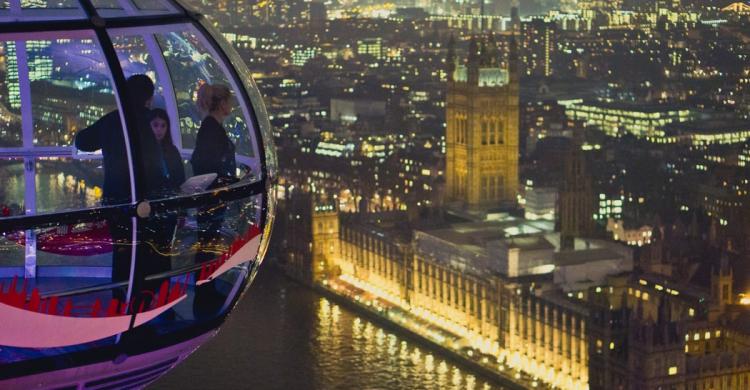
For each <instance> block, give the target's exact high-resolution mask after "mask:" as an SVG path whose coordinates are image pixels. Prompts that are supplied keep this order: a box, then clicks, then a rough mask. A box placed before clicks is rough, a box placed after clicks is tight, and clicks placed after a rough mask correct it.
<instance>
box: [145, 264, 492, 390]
mask: <svg viewBox="0 0 750 390" xmlns="http://www.w3.org/2000/svg"><path fill="white" fill-rule="evenodd" d="M150 388H152V389H201V390H203V389H295V390H296V389H496V388H499V387H497V386H496V385H494V384H492V383H488V382H487V381H485V380H484V378H482V377H481V376H478V375H474V374H472V373H470V372H467V371H466V370H464V369H461V368H458V367H456V366H455V365H454V364H452V363H451V362H450V361H448V360H446V359H444V358H442V357H441V356H440V355H439V354H436V353H432V352H431V351H430V350H429V349H427V348H425V347H424V346H422V345H420V344H418V343H415V342H413V341H411V340H409V339H406V338H404V337H402V336H401V335H399V334H396V333H394V332H393V331H390V330H387V329H384V328H382V327H380V326H378V325H376V324H374V323H372V322H370V321H368V320H367V319H366V318H365V317H362V316H360V315H358V314H357V313H355V312H353V311H351V310H349V309H347V308H344V307H342V306H339V305H337V304H335V303H333V302H331V301H330V300H328V299H326V298H323V297H322V296H320V295H318V294H317V293H315V292H314V291H312V290H310V289H308V288H307V287H304V286H302V285H300V284H297V283H296V282H293V281H291V280H289V279H287V278H286V277H284V276H282V275H280V274H279V273H277V272H276V271H274V270H272V269H270V267H269V266H268V265H267V264H266V265H265V266H264V268H263V269H262V270H261V272H260V273H259V275H258V278H257V279H256V280H255V282H254V284H253V285H252V286H251V287H250V290H249V291H248V292H247V294H246V295H245V297H244V298H243V300H242V301H241V302H240V304H239V306H238V307H237V308H236V309H235V312H234V313H232V315H231V316H230V318H229V319H228V320H227V322H226V323H225V324H224V326H223V328H222V330H221V332H219V334H218V336H217V337H215V338H214V339H213V340H211V341H209V342H208V343H206V344H205V345H204V346H202V347H201V348H200V349H198V351H196V352H195V353H194V354H193V355H192V356H190V357H189V358H188V359H187V360H186V361H185V362H183V363H182V364H181V365H179V366H177V367H176V368H175V369H174V370H172V371H171V372H169V373H168V374H166V375H165V376H164V377H162V378H161V379H160V380H158V381H157V382H155V383H154V384H153V385H151V386H150Z"/></svg>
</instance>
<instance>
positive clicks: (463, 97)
mask: <svg viewBox="0 0 750 390" xmlns="http://www.w3.org/2000/svg"><path fill="white" fill-rule="evenodd" d="M511 39H513V42H515V40H514V38H511ZM510 46H511V49H510V54H509V56H510V57H509V58H510V59H509V64H510V65H509V67H508V68H507V69H503V68H501V67H500V65H499V63H500V58H499V53H498V52H497V49H496V44H495V43H494V38H492V36H490V38H489V39H486V40H484V39H483V40H482V43H481V44H480V43H479V42H478V40H477V39H476V38H472V39H471V41H470V42H469V53H468V57H467V60H466V64H465V65H463V64H460V63H459V62H458V61H457V58H455V55H454V54H453V53H452V49H449V50H450V51H451V52H450V54H449V57H448V74H449V77H448V92H447V96H446V114H445V115H446V132H445V139H446V141H445V142H446V199H447V200H448V203H456V204H460V206H461V207H463V208H468V209H478V208H487V207H493V206H499V205H503V204H506V205H508V204H514V203H515V202H516V196H517V194H518V185H519V183H518V180H519V179H518V138H519V135H518V123H519V111H518V110H519V107H518V96H519V95H518V94H519V91H518V65H517V62H518V59H517V49H516V47H515V43H512V44H511V45H510Z"/></svg>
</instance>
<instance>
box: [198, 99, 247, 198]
mask: <svg viewBox="0 0 750 390" xmlns="http://www.w3.org/2000/svg"><path fill="white" fill-rule="evenodd" d="M197 104H198V108H199V109H200V110H201V111H202V112H204V113H205V114H206V116H205V117H204V118H203V122H201V127H200V129H198V136H197V137H196V139H195V150H194V151H193V156H192V157H191V159H190V164H191V165H192V166H193V173H194V174H195V175H205V174H207V173H215V174H216V175H217V179H216V181H215V182H214V183H213V184H212V186H211V187H213V188H215V187H218V186H221V185H226V184H230V183H232V182H234V181H236V178H235V172H236V170H237V164H236V163H235V160H234V143H233V142H232V140H231V139H229V136H228V135H227V130H226V129H225V128H224V125H223V123H224V120H225V119H226V118H227V117H228V116H229V114H230V113H231V112H232V92H231V91H230V90H229V87H227V86H226V85H222V84H214V85H211V84H203V85H202V86H201V87H200V89H198V101H197Z"/></svg>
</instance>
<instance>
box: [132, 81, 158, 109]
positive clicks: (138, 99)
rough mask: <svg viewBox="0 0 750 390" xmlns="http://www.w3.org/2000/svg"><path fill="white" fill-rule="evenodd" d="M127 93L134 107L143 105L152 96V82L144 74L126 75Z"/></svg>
mask: <svg viewBox="0 0 750 390" xmlns="http://www.w3.org/2000/svg"><path fill="white" fill-rule="evenodd" d="M127 85H128V93H129V94H130V99H132V100H133V104H135V106H136V107H143V106H145V105H146V101H147V100H148V99H150V98H151V97H152V96H154V82H153V81H151V78H150V77H148V76H146V75H145V74H136V75H133V76H130V77H128V82H127Z"/></svg>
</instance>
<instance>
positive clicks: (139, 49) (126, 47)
mask: <svg viewBox="0 0 750 390" xmlns="http://www.w3.org/2000/svg"><path fill="white" fill-rule="evenodd" d="M111 39H112V44H113V46H114V47H115V51H116V52H117V58H118V59H119V60H120V66H122V71H123V73H125V77H126V78H127V77H130V76H133V75H136V74H145V75H146V76H148V77H149V78H151V80H153V81H154V87H155V88H156V91H155V92H154V101H153V103H152V104H151V107H152V108H155V107H159V108H165V103H164V86H163V85H162V84H161V80H160V75H159V74H158V73H157V72H156V68H155V66H154V59H153V57H152V54H151V53H149V50H148V48H147V46H146V41H145V39H144V37H143V36H140V35H112V36H111Z"/></svg>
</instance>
